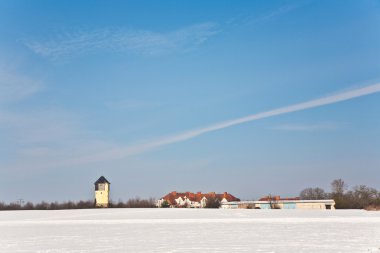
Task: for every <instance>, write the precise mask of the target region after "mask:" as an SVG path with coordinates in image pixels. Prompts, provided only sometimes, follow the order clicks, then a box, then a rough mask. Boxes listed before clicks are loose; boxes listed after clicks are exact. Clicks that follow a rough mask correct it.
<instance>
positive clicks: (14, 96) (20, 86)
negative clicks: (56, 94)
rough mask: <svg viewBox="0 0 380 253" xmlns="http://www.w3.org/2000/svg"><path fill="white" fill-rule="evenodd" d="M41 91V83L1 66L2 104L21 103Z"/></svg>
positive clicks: (0, 101) (0, 93) (0, 98)
mask: <svg viewBox="0 0 380 253" xmlns="http://www.w3.org/2000/svg"><path fill="white" fill-rule="evenodd" d="M41 89H42V82H41V81H39V80H36V79H33V78H30V77H28V76H26V75H23V74H20V73H18V72H17V71H14V70H10V69H8V68H7V67H5V66H3V64H2V65H0V104H3V103H9V102H15V101H20V100H22V99H25V98H27V97H30V96H32V95H34V94H35V93H37V92H38V91H40V90H41Z"/></svg>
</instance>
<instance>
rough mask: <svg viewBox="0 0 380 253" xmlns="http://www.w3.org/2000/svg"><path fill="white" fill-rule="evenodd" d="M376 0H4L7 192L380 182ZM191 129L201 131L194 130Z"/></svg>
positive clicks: (2, 146)
mask: <svg viewBox="0 0 380 253" xmlns="http://www.w3.org/2000/svg"><path fill="white" fill-rule="evenodd" d="M379 27H380V3H379V1H369V0H368V1H366V0H363V1H134V2H132V1H112V2H110V1H54V2H53V1H0V130H1V131H0V140H1V141H0V172H1V177H0V192H1V194H0V200H2V201H6V202H9V201H14V200H15V199H18V198H24V199H25V200H31V201H41V200H49V201H52V200H58V201H63V200H69V199H70V200H79V199H92V198H93V182H94V181H95V180H96V179H97V178H98V177H99V176H100V175H104V176H106V177H107V179H109V181H111V184H112V194H111V196H112V198H113V199H114V200H118V199H123V200H126V199H128V198H130V197H134V196H140V197H150V196H152V197H160V196H162V195H164V194H166V193H167V192H168V191H172V190H177V191H204V192H208V191H217V192H223V191H228V192H231V193H232V194H234V195H236V196H238V197H240V198H242V199H252V198H258V197H260V196H262V195H266V194H268V193H271V194H281V195H283V196H293V195H298V193H299V192H300V191H301V190H302V189H303V188H305V187H314V186H320V187H324V188H326V189H327V190H328V189H329V183H330V182H331V181H332V180H333V179H335V178H343V179H344V180H345V181H346V182H347V183H348V184H349V185H357V184H368V185H371V186H374V187H376V186H378V185H379V184H380V170H379V167H380V156H379V154H380V132H379V129H380V117H379V115H380V94H379V93H373V94H370V95H367V96H361V97H357V98H355V99H350V100H347V101H342V102H338V103H334V104H329V105H325V106H320V107H314V108H310V109H306V110H302V111H296V112H292V113H287V114H282V115H277V116H273V117H268V118H265V119H260V120H257V121H251V122H246V123H244V124H237V125H234V126H231V127H228V128H223V129H220V130H218V131H211V132H207V133H205V134H203V135H200V136H196V137H195V138H189V139H186V140H184V141H171V140H173V138H174V139H175V140H177V139H178V136H181V135H182V134H183V133H185V134H186V133H192V131H193V130H194V129H203V128H204V127H208V126H210V125H214V124H218V123H219V122H224V121H228V120H233V119H238V118H241V117H245V116H248V115H253V114H257V113H261V112H267V111H270V110H273V109H277V108H282V107H285V106H289V105H293V104H297V103H302V102H306V101H309V100H313V99H318V98H321V97H325V96H331V95H334V94H337V93H341V92H346V91H350V90H355V89H360V88H362V87H367V86H369V85H375V84H378V83H379V82H380V75H379V73H380V29H379ZM189 131H190V132H189Z"/></svg>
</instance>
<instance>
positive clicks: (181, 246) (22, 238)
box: [0, 209, 380, 253]
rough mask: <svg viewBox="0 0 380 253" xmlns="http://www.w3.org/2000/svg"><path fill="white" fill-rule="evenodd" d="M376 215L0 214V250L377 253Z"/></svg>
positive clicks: (379, 218)
mask: <svg viewBox="0 0 380 253" xmlns="http://www.w3.org/2000/svg"><path fill="white" fill-rule="evenodd" d="M379 248H380V212H366V211H352V210H348V211H330V210H325V211H320V210H318V211H312V210H222V209H218V210H205V209H203V210H201V209H196V210H194V209H93V210H64V211H4V212H0V252H292V253H294V252H308V253H309V252H355V253H357V252H377V253H378V252H380V250H379Z"/></svg>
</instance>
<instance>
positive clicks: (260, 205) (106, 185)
mask: <svg viewBox="0 0 380 253" xmlns="http://www.w3.org/2000/svg"><path fill="white" fill-rule="evenodd" d="M110 185H111V183H110V182H109V181H108V180H107V179H106V178H105V177H103V176H101V177H100V178H99V179H98V180H97V181H96V182H95V205H96V207H109V203H110V201H109V193H110ZM212 201H213V202H218V204H219V205H220V208H223V209H237V208H245V209H248V208H250V209H335V201H334V200H333V199H322V200H301V199H299V198H281V197H280V196H266V197H264V198H261V199H259V200H248V201H241V200H240V199H239V198H237V197H235V196H233V195H232V194H230V193H228V192H224V193H221V194H218V193H215V192H209V193H202V192H197V193H192V192H184V193H180V192H176V191H172V192H170V193H168V194H166V195H165V196H163V197H162V198H161V199H159V200H158V201H157V203H156V206H157V207H172V208H205V207H207V205H208V203H210V202H212Z"/></svg>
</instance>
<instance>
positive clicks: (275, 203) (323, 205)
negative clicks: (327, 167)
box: [221, 196, 335, 210]
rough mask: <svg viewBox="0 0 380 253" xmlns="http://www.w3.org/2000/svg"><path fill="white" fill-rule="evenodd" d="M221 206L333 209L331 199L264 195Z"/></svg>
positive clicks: (232, 207) (228, 207)
mask: <svg viewBox="0 0 380 253" xmlns="http://www.w3.org/2000/svg"><path fill="white" fill-rule="evenodd" d="M221 208H225V209H236V208H252V209H314V210H317V209H319V210H321V209H323V210H333V209H335V201H334V200H333V199H321V200H301V199H299V198H280V197H279V196H275V197H264V198H261V199H259V200H257V201H239V202H237V201H230V202H225V203H222V204H221Z"/></svg>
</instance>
